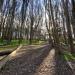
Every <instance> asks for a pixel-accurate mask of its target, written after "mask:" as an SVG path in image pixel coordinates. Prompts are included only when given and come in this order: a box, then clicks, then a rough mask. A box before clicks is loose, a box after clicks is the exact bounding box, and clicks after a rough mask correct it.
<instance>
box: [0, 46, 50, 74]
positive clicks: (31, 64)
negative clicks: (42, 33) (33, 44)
mask: <svg viewBox="0 0 75 75" xmlns="http://www.w3.org/2000/svg"><path fill="white" fill-rule="evenodd" d="M50 50H51V48H50V47H49V45H46V46H44V47H42V48H37V49H29V50H23V51H22V52H21V51H20V53H21V54H19V55H18V56H16V57H14V59H12V60H11V61H8V62H7V63H6V66H4V68H3V70H2V71H1V72H0V75H34V73H35V72H36V69H37V68H38V67H39V66H40V64H41V63H42V62H43V60H44V59H45V58H46V57H47V55H48V53H49V51H50Z"/></svg>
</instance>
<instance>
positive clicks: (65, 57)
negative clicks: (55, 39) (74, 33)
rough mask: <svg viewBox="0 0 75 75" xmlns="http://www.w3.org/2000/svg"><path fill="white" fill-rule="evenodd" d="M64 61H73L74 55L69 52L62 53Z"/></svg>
mask: <svg viewBox="0 0 75 75" xmlns="http://www.w3.org/2000/svg"><path fill="white" fill-rule="evenodd" d="M64 59H65V60H68V61H71V60H75V55H72V54H71V53H70V52H64Z"/></svg>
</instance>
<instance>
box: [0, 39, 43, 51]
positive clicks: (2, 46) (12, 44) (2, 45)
mask: <svg viewBox="0 0 75 75" xmlns="http://www.w3.org/2000/svg"><path fill="white" fill-rule="evenodd" d="M43 43H44V41H42V40H40V41H38V40H33V41H32V45H41V44H43ZM20 44H23V45H29V41H28V40H22V41H21V43H20ZM18 45H19V40H11V42H10V44H7V41H5V40H4V41H1V40H0V50H6V49H11V48H15V47H17V46H18Z"/></svg>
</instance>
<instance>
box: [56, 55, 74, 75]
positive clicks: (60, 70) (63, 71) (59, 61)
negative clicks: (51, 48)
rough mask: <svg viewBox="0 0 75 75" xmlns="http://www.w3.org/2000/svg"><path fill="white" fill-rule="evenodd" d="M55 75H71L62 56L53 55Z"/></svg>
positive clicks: (71, 72)
mask: <svg viewBox="0 0 75 75" xmlns="http://www.w3.org/2000/svg"><path fill="white" fill-rule="evenodd" d="M55 62H56V64H55V75H73V71H72V70H71V69H70V67H69V66H68V64H67V62H66V61H65V60H64V58H63V56H62V55H57V54H56V55H55Z"/></svg>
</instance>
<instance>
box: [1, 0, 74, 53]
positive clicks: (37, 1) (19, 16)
mask: <svg viewBox="0 0 75 75" xmlns="http://www.w3.org/2000/svg"><path fill="white" fill-rule="evenodd" d="M12 40H18V43H19V44H20V43H21V42H22V41H23V40H28V42H29V44H32V43H33V41H34V40H37V41H40V40H43V41H48V42H49V43H50V44H51V45H52V46H53V47H55V48H56V49H57V50H58V52H59V53H61V45H64V46H67V47H68V48H69V49H70V52H71V53H75V47H74V45H75V0H0V42H1V43H3V42H5V45H6V44H10V42H11V41H12Z"/></svg>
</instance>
